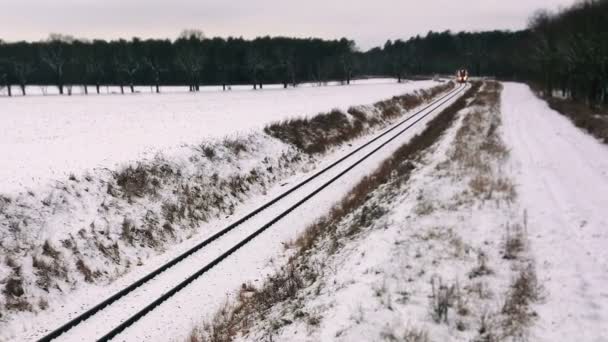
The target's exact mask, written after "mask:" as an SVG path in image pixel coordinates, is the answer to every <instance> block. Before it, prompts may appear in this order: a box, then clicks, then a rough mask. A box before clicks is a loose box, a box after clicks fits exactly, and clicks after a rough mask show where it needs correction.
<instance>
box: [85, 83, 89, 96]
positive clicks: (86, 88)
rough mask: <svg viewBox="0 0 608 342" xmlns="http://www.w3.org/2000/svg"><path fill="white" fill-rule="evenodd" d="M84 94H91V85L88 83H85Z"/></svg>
mask: <svg viewBox="0 0 608 342" xmlns="http://www.w3.org/2000/svg"><path fill="white" fill-rule="evenodd" d="M84 94H85V95H89V87H88V86H87V85H86V84H85V85H84Z"/></svg>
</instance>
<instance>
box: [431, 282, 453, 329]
mask: <svg viewBox="0 0 608 342" xmlns="http://www.w3.org/2000/svg"><path fill="white" fill-rule="evenodd" d="M431 289H432V292H431V298H430V301H429V306H430V308H429V309H430V310H429V311H430V313H431V317H432V318H433V320H434V321H435V323H441V322H443V323H448V311H449V309H450V308H453V307H454V306H455V305H456V303H457V302H458V300H459V298H460V289H459V287H458V284H452V285H447V284H444V283H443V281H442V279H441V277H433V278H431Z"/></svg>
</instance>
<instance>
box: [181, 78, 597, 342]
mask: <svg viewBox="0 0 608 342" xmlns="http://www.w3.org/2000/svg"><path fill="white" fill-rule="evenodd" d="M484 101H485V102H486V103H487V99H486V100H484V99H483V98H481V99H479V101H478V103H482V104H483V103H484ZM474 102H477V100H476V101H474ZM494 102H495V103H497V105H498V107H496V109H491V110H488V108H484V107H483V106H482V107H471V108H469V109H468V110H464V111H461V114H460V117H459V119H458V121H457V122H456V123H455V124H454V126H453V127H452V128H450V130H449V131H447V132H446V134H445V135H444V136H443V137H442V139H441V141H440V142H439V143H438V144H437V145H436V146H434V147H433V148H431V149H429V151H427V152H428V153H426V154H425V155H424V156H423V158H421V159H420V160H416V161H415V162H414V164H415V166H416V169H415V171H414V172H413V174H412V176H411V178H409V179H408V178H406V180H405V181H403V183H400V181H399V178H400V177H401V176H399V175H398V173H396V174H397V175H396V176H393V178H392V179H391V181H390V182H389V183H388V184H387V185H386V186H384V185H383V186H381V187H380V188H378V189H377V190H376V191H374V192H372V193H371V194H369V195H368V197H367V200H366V202H365V205H364V206H362V207H358V208H355V209H354V210H353V211H351V212H349V213H348V214H347V215H346V216H345V217H344V219H343V220H341V221H340V222H339V223H335V222H331V223H329V224H327V225H325V226H323V227H322V228H323V229H322V230H321V233H320V235H321V237H319V240H318V242H317V243H316V244H315V245H314V247H312V249H310V250H306V252H305V253H304V254H300V256H299V257H298V258H301V259H303V261H299V259H296V261H289V262H288V264H287V266H286V265H285V264H279V265H278V266H275V267H276V269H279V267H283V268H281V271H277V274H279V275H275V279H274V280H273V281H271V282H268V283H266V284H264V285H260V284H259V283H257V282H256V283H253V284H252V288H251V289H247V288H244V289H243V290H242V291H241V293H240V294H239V295H238V296H235V297H236V298H237V299H236V300H237V302H238V303H239V304H238V305H237V306H234V308H238V309H237V311H230V308H231V307H230V306H228V307H227V311H223V312H219V313H218V314H216V315H215V316H213V319H214V320H215V321H211V320H210V318H209V317H207V321H206V324H205V325H201V326H199V329H200V330H198V332H195V333H194V335H193V336H194V339H193V340H197V339H196V338H198V336H202V337H203V340H204V338H205V337H206V336H209V334H210V333H216V334H219V336H223V337H226V336H233V335H231V334H232V333H233V332H234V331H236V332H237V333H236V340H238V341H250V340H274V341H359V340H365V341H380V340H388V341H511V340H514V341H592V342H606V341H608V328H607V327H608V292H607V291H606V288H607V286H608V254H607V253H608V252H607V251H608V250H607V249H606V246H608V231H607V230H606V228H607V227H608V215H607V214H606V208H608V147H607V146H606V145H603V144H601V143H599V142H598V141H597V140H596V139H595V138H593V137H591V136H589V135H588V134H586V133H584V132H583V131H581V130H580V129H578V128H577V127H575V126H574V125H573V124H572V123H571V122H570V121H569V120H568V119H567V118H565V117H564V116H562V115H560V114H559V113H556V112H554V111H552V110H550V109H549V108H548V106H547V105H546V104H545V103H544V102H543V101H541V100H539V99H538V98H537V97H535V95H534V94H533V93H532V92H531V91H530V89H529V88H528V87H527V86H526V85H523V84H513V83H506V84H504V90H503V91H502V93H501V96H500V97H499V98H498V99H495V100H494ZM480 110H481V111H480ZM467 127H469V129H466V128H467ZM467 132H468V133H467ZM370 217H371V218H370ZM361 222H367V223H366V224H362V223H361ZM354 228H356V229H357V230H358V231H359V233H355V234H354V235H352V234H351V233H349V232H350V231H351V230H352V229H354ZM325 231H330V232H331V233H323V232H325ZM323 234H326V235H323ZM296 248H297V247H296ZM287 254H288V255H291V254H289V253H287ZM296 255H298V254H296ZM289 267H293V268H294V269H295V270H299V271H296V272H295V275H289V274H290V273H289V272H288V271H283V270H285V269H290V268H289ZM284 277H288V278H284ZM285 279H287V280H285ZM281 281H290V282H292V283H297V282H298V281H301V282H303V283H304V284H305V285H303V286H301V287H299V288H298V290H295V292H293V293H292V294H290V295H283V296H285V297H281V295H279V296H277V297H279V298H281V299H279V300H277V301H272V300H268V301H269V302H270V303H271V304H270V305H269V304H268V302H264V301H263V299H260V297H256V296H257V295H258V293H261V294H266V295H269V293H267V292H264V286H268V288H271V289H274V287H273V286H277V287H278V289H275V290H274V292H280V293H285V292H288V291H290V290H288V286H289V285H285V286H284V287H281V284H282V283H281ZM277 284H278V285H277ZM287 284H289V283H287ZM257 291H260V292H257ZM248 298H255V299H254V300H252V301H249V299H248ZM252 303H253V304H252ZM259 303H262V304H259ZM441 303H443V305H444V309H445V311H441ZM242 312H245V314H242ZM441 312H444V314H445V316H442V313H441ZM232 315H236V317H237V318H233V317H234V316H232ZM224 324H225V325H224Z"/></svg>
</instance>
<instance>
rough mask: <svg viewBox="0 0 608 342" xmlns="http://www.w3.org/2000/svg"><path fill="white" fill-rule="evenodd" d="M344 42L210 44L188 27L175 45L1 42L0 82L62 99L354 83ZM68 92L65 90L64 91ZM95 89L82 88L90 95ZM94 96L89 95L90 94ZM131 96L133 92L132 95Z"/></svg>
mask: <svg viewBox="0 0 608 342" xmlns="http://www.w3.org/2000/svg"><path fill="white" fill-rule="evenodd" d="M353 46H354V43H353V42H352V41H349V40H347V39H341V40H331V41H330V40H321V39H293V38H270V37H263V38H257V39H255V40H244V39H241V38H228V39H222V38H213V39H206V38H204V36H203V35H202V33H201V32H198V31H193V30H188V31H185V32H184V33H182V35H181V37H180V38H179V39H177V40H175V41H170V40H157V39H149V40H141V39H138V38H133V39H131V40H128V41H127V40H117V41H110V42H107V41H103V40H93V41H83V40H77V39H73V38H72V37H69V36H63V35H51V37H50V38H49V39H48V40H47V41H40V42H31V43H30V42H17V43H4V44H0V78H1V80H2V81H3V82H2V83H3V84H4V85H5V86H6V85H8V84H13V85H18V86H19V87H20V89H21V91H22V92H24V91H25V85H27V84H45V85H56V86H57V87H58V88H59V92H60V94H64V93H66V92H69V91H70V90H71V86H72V85H83V86H86V85H93V86H94V88H96V89H95V91H97V92H98V91H99V87H100V86H101V85H118V86H120V87H121V91H122V92H124V91H125V88H127V89H130V91H133V86H134V85H143V84H145V85H155V86H156V89H157V90H158V86H160V85H188V86H189V87H190V90H191V91H197V90H198V88H199V86H200V85H203V84H221V85H224V86H225V87H226V86H228V85H230V84H240V83H250V84H252V85H253V86H254V87H256V88H257V87H263V84H264V83H269V82H272V83H283V84H284V85H285V86H286V87H287V85H288V84H296V83H297V82H302V81H319V82H323V81H325V80H329V79H343V80H345V81H346V82H349V81H350V77H351V75H352V67H351V60H350V56H351V52H352V51H353ZM66 88H67V91H66V90H65V89H66ZM88 91H90V90H88V89H86V88H85V93H86V92H88ZM91 91H92V90H91ZM127 91H129V90H127Z"/></svg>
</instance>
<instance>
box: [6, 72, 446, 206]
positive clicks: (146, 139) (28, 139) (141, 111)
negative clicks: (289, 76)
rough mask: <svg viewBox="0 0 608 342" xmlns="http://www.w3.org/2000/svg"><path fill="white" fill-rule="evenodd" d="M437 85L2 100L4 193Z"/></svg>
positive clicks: (365, 83)
mask: <svg viewBox="0 0 608 342" xmlns="http://www.w3.org/2000/svg"><path fill="white" fill-rule="evenodd" d="M434 84H435V82H432V81H420V82H408V83H402V84H399V83H397V82H396V81H395V80H388V79H386V80H362V81H358V82H355V83H354V84H352V85H351V86H328V87H305V86H302V87H298V88H290V89H286V90H283V89H265V90H263V91H253V90H249V89H247V90H246V89H240V90H239V89H236V88H235V89H234V90H232V91H228V92H219V91H209V92H200V93H161V94H134V95H130V94H126V95H124V96H121V95H107V96H96V95H89V96H28V97H23V98H1V99H0V102H1V104H0V148H1V149H2V167H0V194H2V193H5V194H6V193H12V192H16V191H23V189H24V188H30V189H33V190H36V188H38V187H40V186H44V185H46V184H47V183H48V182H49V181H52V180H61V179H65V178H67V177H68V176H69V174H70V173H74V174H76V175H78V174H80V173H82V172H84V171H85V170H90V169H93V168H109V169H116V168H117V164H125V163H128V162H130V161H133V160H141V159H145V158H153V157H154V156H155V155H156V153H158V152H163V153H165V154H167V153H169V154H171V153H174V152H175V153H179V150H180V146H181V145H192V144H198V143H199V142H201V141H202V140H203V139H212V138H222V137H224V136H227V135H230V134H235V133H237V132H241V133H243V132H244V133H248V132H250V131H257V130H260V129H261V128H262V127H263V126H264V125H265V124H267V123H268V122H271V121H276V120H282V119H285V118H293V117H301V116H312V115H315V114H316V113H319V112H322V111H327V110H330V109H332V108H338V109H342V110H346V109H347V108H348V107H349V106H351V105H353V104H367V103H373V102H375V101H379V100H383V99H386V98H389V97H391V96H394V95H401V94H404V93H407V92H412V91H414V90H416V89H420V88H429V87H431V86H433V85H434Z"/></svg>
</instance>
